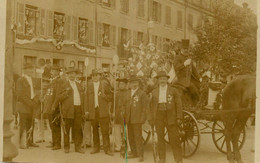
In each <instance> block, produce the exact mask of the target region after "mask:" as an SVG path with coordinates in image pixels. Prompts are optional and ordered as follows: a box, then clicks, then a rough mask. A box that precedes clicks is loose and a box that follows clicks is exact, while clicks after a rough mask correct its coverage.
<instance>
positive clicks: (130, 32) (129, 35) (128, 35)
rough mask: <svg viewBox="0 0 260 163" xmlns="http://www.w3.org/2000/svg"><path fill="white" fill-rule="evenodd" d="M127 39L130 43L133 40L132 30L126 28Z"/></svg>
mask: <svg viewBox="0 0 260 163" xmlns="http://www.w3.org/2000/svg"><path fill="white" fill-rule="evenodd" d="M127 41H130V45H132V44H133V41H132V31H131V30H130V29H128V31H127Z"/></svg>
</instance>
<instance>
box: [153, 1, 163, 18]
mask: <svg viewBox="0 0 260 163" xmlns="http://www.w3.org/2000/svg"><path fill="white" fill-rule="evenodd" d="M161 7H162V5H161V4H160V3H158V2H156V1H153V8H152V20H153V21H156V22H161Z"/></svg>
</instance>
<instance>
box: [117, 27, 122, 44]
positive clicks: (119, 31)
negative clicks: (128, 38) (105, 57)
mask: <svg viewBox="0 0 260 163" xmlns="http://www.w3.org/2000/svg"><path fill="white" fill-rule="evenodd" d="M121 29H122V28H121V27H118V44H120V45H122V40H121Z"/></svg>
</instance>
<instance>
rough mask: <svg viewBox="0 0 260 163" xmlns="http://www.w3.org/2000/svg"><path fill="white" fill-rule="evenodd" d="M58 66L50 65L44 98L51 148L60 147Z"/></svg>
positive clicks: (56, 148)
mask: <svg viewBox="0 0 260 163" xmlns="http://www.w3.org/2000/svg"><path fill="white" fill-rule="evenodd" d="M60 71H61V69H60V67H58V66H57V65H53V66H52V67H51V72H50V73H51V78H50V83H49V85H48V87H47V89H46V93H45V98H44V116H45V117H46V118H48V120H49V125H50V128H51V133H52V144H51V146H48V147H52V150H58V149H61V126H60V118H59V108H58V107H59V106H58V104H57V102H56V96H57V88H58V86H59V83H60V77H59V74H60Z"/></svg>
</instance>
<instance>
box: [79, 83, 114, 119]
mask: <svg viewBox="0 0 260 163" xmlns="http://www.w3.org/2000/svg"><path fill="white" fill-rule="evenodd" d="M94 93H95V92H94V83H93V82H90V83H88V86H87V94H86V97H85V102H86V103H85V106H84V108H85V112H89V119H91V120H93V119H95V118H96V117H95V101H94V100H95V94H94ZM98 94H99V96H98V105H99V118H106V117H109V102H112V101H113V93H112V92H111V87H110V85H108V84H107V82H104V81H100V84H99V89H98Z"/></svg>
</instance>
